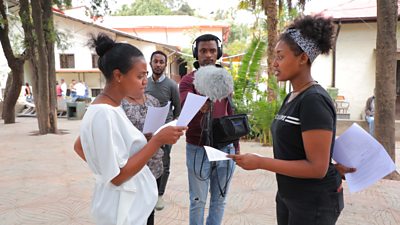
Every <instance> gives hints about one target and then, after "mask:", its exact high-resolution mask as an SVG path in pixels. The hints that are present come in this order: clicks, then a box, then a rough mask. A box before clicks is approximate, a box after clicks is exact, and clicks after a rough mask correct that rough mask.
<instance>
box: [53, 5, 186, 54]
mask: <svg viewBox="0 0 400 225" xmlns="http://www.w3.org/2000/svg"><path fill="white" fill-rule="evenodd" d="M53 12H54V15H55V16H59V17H63V18H65V19H69V20H73V21H76V22H80V23H82V24H87V25H90V26H93V27H96V28H99V29H101V30H105V31H108V32H112V33H115V34H116V35H118V36H121V37H126V38H131V39H134V40H137V41H142V42H147V43H152V44H156V45H160V46H162V47H165V48H167V49H170V50H171V51H178V50H179V49H178V48H177V47H176V46H172V45H167V44H162V43H158V42H154V41H148V40H145V39H142V38H139V37H136V36H134V35H132V34H128V33H125V32H123V31H119V30H116V29H113V28H109V27H105V26H103V25H99V24H96V23H93V22H92V21H89V20H82V19H78V18H75V17H72V16H68V15H65V14H63V13H60V12H59V11H57V10H53Z"/></svg>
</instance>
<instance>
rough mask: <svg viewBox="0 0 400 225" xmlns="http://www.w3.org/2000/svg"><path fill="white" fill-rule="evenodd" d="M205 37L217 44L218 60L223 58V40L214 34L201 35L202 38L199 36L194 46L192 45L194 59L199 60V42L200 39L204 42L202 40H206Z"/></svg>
mask: <svg viewBox="0 0 400 225" xmlns="http://www.w3.org/2000/svg"><path fill="white" fill-rule="evenodd" d="M205 37H207V38H208V39H211V40H210V41H213V40H214V41H216V42H217V51H218V53H217V60H218V59H219V58H221V57H222V50H223V47H222V41H221V39H219V38H218V37H217V36H215V35H213V34H203V35H201V36H198V37H197V38H196V39H195V40H194V41H193V44H192V53H193V57H194V58H195V59H198V49H197V42H198V41H199V39H200V41H202V40H201V39H203V38H205Z"/></svg>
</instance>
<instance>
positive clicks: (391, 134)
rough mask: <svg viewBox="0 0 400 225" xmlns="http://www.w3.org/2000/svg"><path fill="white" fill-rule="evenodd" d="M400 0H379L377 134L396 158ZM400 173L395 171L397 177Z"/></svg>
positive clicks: (392, 177) (390, 177) (391, 177)
mask: <svg viewBox="0 0 400 225" xmlns="http://www.w3.org/2000/svg"><path fill="white" fill-rule="evenodd" d="M396 25H397V0H377V27H378V29H377V39H376V78H375V79H376V80H375V81H376V88H375V92H376V93H375V96H376V104H375V105H376V111H375V136H376V138H377V140H378V141H379V142H380V143H381V144H382V145H383V146H384V147H385V149H386V151H388V153H389V155H390V157H391V158H392V159H393V161H395V155H396V154H395V153H396V152H395V126H394V125H395V101H396V89H395V84H396V82H395V81H396V50H397V41H396ZM396 177H398V174H395V173H393V174H391V175H389V176H388V178H389V179H395V178H396Z"/></svg>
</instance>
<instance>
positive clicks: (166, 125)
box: [153, 120, 178, 135]
mask: <svg viewBox="0 0 400 225" xmlns="http://www.w3.org/2000/svg"><path fill="white" fill-rule="evenodd" d="M177 121H178V120H173V121H171V122H169V123H166V124H164V125H162V126H161V127H160V128H158V130H157V131H156V132H154V134H153V135H156V134H157V133H158V132H160V130H162V129H163V128H165V127H169V126H176V122H177Z"/></svg>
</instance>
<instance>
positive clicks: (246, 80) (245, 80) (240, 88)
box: [231, 39, 286, 145]
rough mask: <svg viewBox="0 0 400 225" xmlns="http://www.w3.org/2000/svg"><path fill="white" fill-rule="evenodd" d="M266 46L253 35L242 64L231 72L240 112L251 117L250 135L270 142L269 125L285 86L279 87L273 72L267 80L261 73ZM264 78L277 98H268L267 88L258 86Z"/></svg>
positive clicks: (277, 108)
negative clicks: (261, 89) (264, 89)
mask: <svg viewBox="0 0 400 225" xmlns="http://www.w3.org/2000/svg"><path fill="white" fill-rule="evenodd" d="M265 48H266V42H265V41H263V40H260V39H254V40H253V41H252V42H251V44H250V47H249V48H248V50H247V52H246V54H245V55H244V56H243V59H242V62H241V65H240V68H239V69H236V68H232V69H231V73H232V75H233V78H234V84H235V85H234V87H235V92H234V101H235V105H236V108H237V113H246V114H248V117H249V122H250V126H251V132H250V134H249V136H248V138H249V139H256V140H259V141H260V142H261V143H262V144H264V145H271V144H272V136H271V132H270V127H271V124H272V121H273V120H274V117H275V115H276V113H277V112H278V110H279V108H280V106H281V104H282V101H283V98H284V97H285V95H286V93H285V88H280V87H279V85H278V83H277V81H276V78H275V77H274V76H270V78H269V79H268V80H265V79H263V78H262V77H261V76H259V74H260V65H261V59H262V57H263V54H264V53H265ZM264 82H267V85H268V89H269V90H270V91H272V92H273V93H274V96H276V99H268V96H267V92H264V91H260V90H259V89H258V85H259V84H260V83H264Z"/></svg>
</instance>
